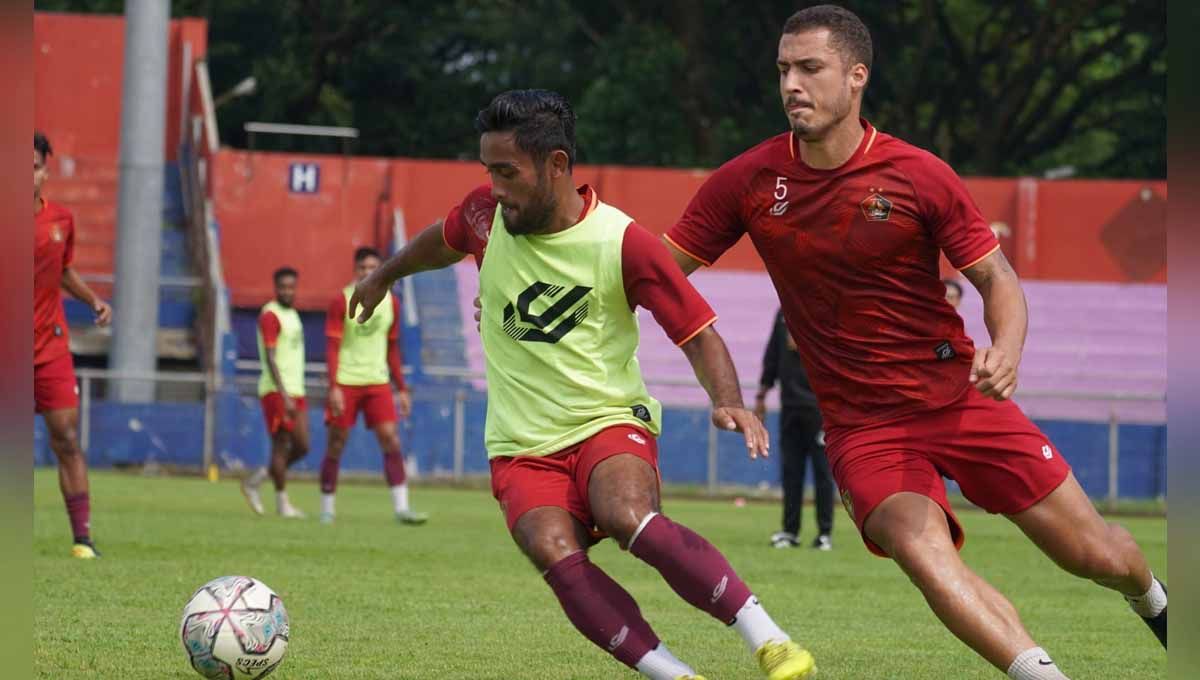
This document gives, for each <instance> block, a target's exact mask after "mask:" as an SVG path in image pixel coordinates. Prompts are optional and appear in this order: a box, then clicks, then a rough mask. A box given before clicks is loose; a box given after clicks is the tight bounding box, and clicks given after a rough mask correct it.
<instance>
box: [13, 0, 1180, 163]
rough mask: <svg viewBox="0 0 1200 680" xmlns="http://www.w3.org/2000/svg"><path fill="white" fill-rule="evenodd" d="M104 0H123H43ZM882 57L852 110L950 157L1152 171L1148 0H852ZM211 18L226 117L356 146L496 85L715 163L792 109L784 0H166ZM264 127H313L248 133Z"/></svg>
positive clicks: (416, 149)
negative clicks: (786, 96) (557, 97)
mask: <svg viewBox="0 0 1200 680" xmlns="http://www.w3.org/2000/svg"><path fill="white" fill-rule="evenodd" d="M36 4H37V7H38V8H39V9H56V10H73V11H109V12H113V11H115V12H119V11H121V6H122V5H123V3H122V2H121V0H37V3H36ZM851 8H852V9H854V10H855V11H857V12H858V13H859V14H860V16H861V17H862V18H863V20H864V21H865V22H866V23H867V25H868V26H869V27H870V28H871V31H872V36H873V39H874V42H875V53H876V59H875V64H874V68H873V72H872V75H871V82H870V85H869V87H868V90H867V95H866V101H865V115H866V116H867V117H868V118H869V119H870V120H871V121H872V122H873V123H875V124H876V125H877V126H878V127H880V128H881V129H883V130H886V131H888V132H891V133H893V134H896V135H898V136H900V137H902V138H905V139H907V140H909V141H911V142H913V143H915V144H918V145H920V146H923V147H926V148H928V149H930V150H932V151H934V152H935V153H937V154H938V155H940V156H941V157H943V158H944V159H946V160H947V161H948V162H950V163H951V164H952V165H953V166H954V167H955V168H956V169H957V170H959V171H960V172H961V173H963V174H987V175H1017V174H1040V173H1041V172H1043V171H1045V170H1046V169H1048V168H1051V167H1055V166H1059V165H1072V166H1075V168H1076V170H1077V172H1078V174H1080V175H1085V176H1087V175H1093V176H1095V175H1104V176H1116V177H1165V176H1166V107H1165V102H1166V27H1165V23H1166V10H1165V6H1164V4H1163V3H1162V2H1161V0H1157V1H1155V0H1129V1H1128V2H1124V3H1106V2H1103V1H1102V0H1076V1H1075V2H1071V3H1059V2H1047V1H1046V0H1013V1H1011V2H997V1H992V0H896V1H892V0H888V1H886V2H867V1H863V2H858V3H852V5H851ZM172 10H173V13H174V14H176V15H180V14H195V15H199V16H205V17H207V18H208V20H209V33H210V39H209V55H208V61H209V65H210V71H211V74H212V80H213V87H214V89H215V90H216V91H217V92H221V91H223V90H224V89H226V88H228V87H231V86H233V84H235V83H236V82H238V81H239V80H241V79H242V78H244V77H245V76H247V75H255V76H256V77H257V78H258V81H259V92H258V93H257V94H256V95H254V96H252V97H247V98H242V99H237V100H234V101H231V102H230V103H229V104H228V105H227V106H225V107H223V108H222V110H221V115H220V126H221V137H222V139H223V140H225V141H226V142H227V143H233V144H238V145H243V144H245V137H244V134H243V133H242V130H241V126H242V124H243V123H244V122H245V121H247V120H265V121H272V122H289V123H313V124H334V125H353V126H355V127H358V128H359V129H360V131H361V133H362V137H361V139H360V141H359V143H358V146H357V149H356V150H357V151H358V152H360V153H367V154H378V155H400V156H423V157H443V158H462V157H474V155H475V153H476V150H475V147H476V139H475V134H474V131H473V129H472V127H471V121H472V119H473V117H474V114H475V111H477V110H478V109H479V108H481V107H482V106H484V105H486V103H487V101H488V99H489V98H490V97H491V96H493V95H494V94H496V93H497V92H500V91H503V90H505V89H511V88H517V87H545V88H549V89H555V90H558V91H559V92H562V93H563V94H564V95H566V96H567V98H568V99H569V100H570V101H571V102H572V103H573V104H574V105H575V107H576V113H577V114H578V117H579V127H578V131H577V132H578V141H579V147H580V156H581V159H582V160H584V161H586V162H597V163H627V164H653V165H673V166H714V165H717V164H720V163H721V162H723V161H725V160H727V159H728V158H730V157H732V156H733V155H735V154H737V153H739V152H741V151H743V150H744V149H746V148H748V147H750V146H752V145H753V144H756V143H757V142H759V141H761V140H762V139H764V138H766V137H768V136H770V135H772V134H775V133H778V132H780V131H782V130H784V129H786V127H785V126H786V119H785V117H784V115H783V113H782V111H781V106H780V103H779V94H778V89H777V88H778V83H777V80H776V77H775V69H774V61H775V52H776V48H777V45H778V39H779V30H780V27H781V26H782V25H783V22H784V20H785V19H786V18H787V17H788V15H789V14H790V13H791V12H793V11H794V10H795V4H794V3H793V2H790V1H788V2H785V1H783V0H766V1H762V2H755V3H736V2H724V1H722V0H643V1H638V0H609V1H608V2H588V3H583V2H572V1H571V0H525V1H523V2H517V1H516V0H475V1H470V0H447V1H446V2H440V3H416V2H397V1H393V0H342V1H341V2H332V1H325V0H222V1H221V2H219V3H214V2H211V0H175V1H174V2H173V3H172ZM264 142H265V143H266V144H269V145H272V148H295V147H294V146H290V145H297V144H304V145H306V146H305V148H311V146H310V145H311V144H312V142H311V141H296V140H288V139H286V138H282V139H275V140H264Z"/></svg>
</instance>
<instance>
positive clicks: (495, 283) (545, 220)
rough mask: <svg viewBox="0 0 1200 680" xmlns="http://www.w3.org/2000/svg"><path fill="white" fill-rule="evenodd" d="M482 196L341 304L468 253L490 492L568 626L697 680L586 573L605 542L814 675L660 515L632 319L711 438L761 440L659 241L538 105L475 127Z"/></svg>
mask: <svg viewBox="0 0 1200 680" xmlns="http://www.w3.org/2000/svg"><path fill="white" fill-rule="evenodd" d="M475 125H476V128H477V130H478V131H479V133H480V135H481V136H480V154H479V157H480V160H481V161H482V163H483V165H484V166H485V167H486V168H487V172H488V174H489V175H490V178H491V183H490V184H488V185H485V186H482V187H479V188H477V189H475V190H474V191H472V192H471V193H469V194H468V195H467V197H466V198H465V199H464V200H463V202H462V203H461V204H460V205H458V206H457V207H455V208H454V209H453V210H451V211H450V213H449V214H448V216H447V217H446V219H445V220H442V221H439V222H435V223H434V224H433V225H431V226H430V227H428V228H426V229H425V230H424V231H422V232H421V233H420V234H418V235H417V236H416V237H415V238H414V239H413V240H412V241H411V242H410V243H409V245H407V246H406V247H405V248H404V249H403V250H401V251H400V252H399V253H397V254H396V255H395V256H394V257H392V258H391V259H390V260H388V261H387V262H386V263H384V265H383V267H381V268H380V269H379V270H378V271H377V272H375V273H374V274H372V275H371V276H369V277H367V278H366V279H364V280H363V281H362V282H361V283H359V284H358V286H357V288H356V289H355V291H354V294H353V295H352V296H351V298H350V302H349V310H350V314H351V315H353V314H354V312H355V311H356V309H357V307H358V305H360V304H361V306H362V308H363V309H362V313H361V314H359V315H358V317H357V320H358V322H359V323H371V322H372V320H373V315H374V314H378V309H384V310H385V313H386V309H387V303H386V297H387V295H388V294H389V293H388V291H389V290H390V288H391V286H392V284H393V283H394V282H395V281H396V280H397V279H399V278H401V277H404V276H407V275H410V274H413V273H415V272H419V271H425V270H429V269H437V268H441V267H447V266H449V265H451V264H453V263H455V262H458V261H459V260H461V259H462V258H463V257H464V256H466V255H468V254H469V255H473V256H474V257H475V261H476V263H477V265H478V266H479V268H480V271H479V294H480V298H481V307H482V317H481V321H480V324H481V327H480V330H481V333H482V336H483V348H484V353H485V355H486V360H487V381H488V410H487V423H486V426H485V430H486V432H485V439H486V445H487V450H488V457H489V459H490V463H491V471H492V492H493V495H495V497H496V499H497V500H498V501H499V503H500V507H501V510H502V511H503V512H504V514H505V519H506V521H507V524H508V528H509V531H510V532H511V533H512V536H513V539H514V540H515V541H516V543H517V545H518V546H519V547H520V549H521V550H522V552H524V554H525V555H526V556H527V557H528V558H529V560H530V561H531V562H532V563H533V564H534V566H535V567H536V568H537V569H538V571H540V572H541V573H542V575H543V577H544V578H545V580H546V583H547V584H548V585H549V586H550V588H551V589H552V590H553V591H554V594H555V596H556V597H557V598H558V601H559V603H560V604H561V605H562V608H563V611H564V612H565V613H566V615H567V618H568V619H569V620H570V621H571V623H573V624H574V625H575V627H576V628H577V629H578V630H579V632H580V633H582V634H583V635H584V636H585V637H587V638H588V639H589V640H591V641H592V642H593V643H595V644H596V645H597V646H599V647H600V648H602V649H604V650H605V651H607V652H608V653H609V654H611V655H612V656H613V657H615V658H616V659H617V660H618V661H620V662H622V663H624V664H625V665H627V666H629V667H630V668H634V669H636V670H637V671H639V672H641V673H642V674H643V675H644V676H645V677H648V678H653V679H654V680H679V679H680V678H692V679H695V678H700V676H699V675H697V674H696V671H695V670H693V669H692V668H691V667H689V666H688V665H687V664H685V663H683V662H682V661H680V660H679V659H677V658H675V656H674V655H672V654H671V652H670V651H668V649H667V648H666V646H665V645H663V644H662V643H661V642H660V641H659V639H658V636H657V635H655V633H654V631H653V630H652V629H651V628H650V624H648V623H647V622H646V621H645V619H643V618H642V615H641V612H640V611H639V609H638V606H637V603H635V602H634V600H633V598H632V597H631V596H630V595H629V593H628V592H626V591H625V590H624V589H623V588H622V587H621V586H620V585H618V584H617V583H616V582H615V581H614V580H612V579H611V578H610V577H609V576H608V575H607V574H605V573H604V572H603V571H601V570H600V568H599V567H597V566H596V565H595V564H593V563H591V562H590V561H589V560H588V553H587V550H588V547H589V546H591V545H592V544H593V543H595V541H596V540H599V539H600V538H603V537H604V536H606V535H607V536H611V537H612V538H614V539H615V540H616V541H617V542H618V543H619V544H620V546H621V547H622V548H623V549H625V550H628V551H629V552H631V553H632V554H633V555H634V556H635V557H637V558H639V559H641V560H642V561H644V562H646V563H647V564H649V565H650V566H652V567H654V568H655V569H656V570H658V572H659V573H660V574H661V575H662V577H663V578H664V579H665V580H666V582H667V584H668V585H669V586H670V587H671V588H672V589H673V590H674V591H675V592H676V593H677V594H678V595H679V596H680V597H681V598H683V599H684V600H685V601H687V602H689V603H690V604H692V605H694V606H695V607H697V608H699V609H701V610H703V611H705V612H707V613H708V614H710V615H711V616H713V617H715V618H716V619H717V620H719V621H720V622H721V623H723V624H726V625H728V626H730V627H732V628H734V629H735V630H736V631H737V632H738V633H739V634H740V635H741V636H742V638H743V639H744V640H745V642H746V644H747V646H748V647H749V649H750V651H751V652H753V654H754V655H755V657H756V659H757V661H758V663H759V665H760V667H761V668H762V669H763V671H764V673H765V674H766V675H767V677H768V678H769V679H770V680H797V679H799V678H806V677H808V676H809V675H811V674H812V672H813V670H814V664H813V659H812V656H811V655H810V654H809V653H808V652H807V651H805V650H804V649H802V648H801V647H800V646H799V645H797V644H796V643H795V642H793V641H792V640H791V639H790V638H789V637H788V635H787V634H786V633H784V632H783V631H782V630H781V629H780V628H779V626H777V625H776V624H775V622H774V621H772V620H771V618H770V616H768V615H767V612H766V611H765V610H764V609H763V607H762V605H761V604H759V601H758V599H757V598H756V597H754V595H752V594H751V592H750V589H749V588H748V587H747V586H746V584H745V583H743V582H742V580H741V579H740V578H739V577H738V575H737V574H736V573H735V572H734V570H733V568H732V567H730V565H729V562H728V561H727V560H726V559H725V557H724V556H723V555H721V553H720V552H719V551H718V550H717V549H716V548H714V547H713V546H712V545H711V544H710V543H709V542H708V541H706V540H704V539H703V538H701V537H700V536H698V535H697V534H696V533H694V532H693V531H691V530H690V529H688V528H687V527H684V526H682V525H680V524H677V523H675V522H673V521H671V520H670V519H668V518H667V517H666V516H665V515H663V514H662V512H661V507H660V504H659V475H658V454H657V447H656V442H655V437H656V436H657V435H658V433H659V430H660V428H661V425H662V409H661V406H660V405H659V403H658V402H657V401H655V400H654V398H653V397H651V396H650V395H649V394H648V393H647V392H646V387H645V384H644V382H643V380H642V374H641V369H640V367H639V365H638V359H637V348H638V322H637V315H636V314H635V312H634V310H635V309H636V307H638V306H642V307H645V308H647V309H648V310H649V311H650V312H651V313H652V314H653V315H654V318H655V320H657V321H658V323H659V325H661V326H662V327H663V329H664V330H665V331H666V332H667V334H668V335H669V336H670V337H671V339H672V340H674V341H675V342H676V344H678V345H679V347H680V348H681V349H682V350H683V352H684V354H685V355H686V356H687V357H688V359H689V360H690V362H691V364H692V366H693V368H694V369H695V371H696V376H697V377H698V378H699V380H700V383H701V384H702V385H703V386H704V388H705V390H706V391H707V392H708V394H709V396H710V397H711V399H712V403H713V412H712V419H713V422H714V423H715V424H716V425H717V426H718V427H720V428H722V429H726V430H737V431H740V432H743V433H744V435H745V437H746V446H747V448H748V450H749V453H750V456H751V457H756V456H758V455H766V454H767V449H768V441H767V433H766V430H764V429H763V427H762V424H761V423H760V422H759V421H758V419H757V418H755V416H754V414H753V413H751V412H750V411H748V410H746V408H745V407H744V406H743V404H742V396H741V390H740V388H739V386H738V381H737V375H736V372H735V370H734V367H733V363H732V362H731V360H730V358H729V353H728V351H727V350H726V348H725V344H724V342H723V341H722V340H721V337H720V336H719V335H718V334H717V332H716V330H715V329H714V328H713V325H712V324H713V322H714V321H716V316H715V315H714V314H713V312H712V310H711V308H709V306H708V304H707V303H706V302H705V301H704V299H703V298H701V297H700V295H699V293H697V292H696V290H695V288H693V287H692V286H691V285H690V284H689V283H688V282H687V280H686V278H685V277H683V276H682V273H681V272H680V271H679V268H678V267H677V266H676V265H675V264H674V261H673V260H672V259H671V256H670V254H669V253H668V251H667V250H666V248H665V247H664V246H662V244H661V243H659V242H658V240H657V239H655V238H654V236H652V235H651V234H650V232H648V231H647V230H645V229H644V228H642V227H641V226H639V225H637V224H636V223H634V222H633V220H632V219H631V218H630V217H629V216H628V215H626V214H624V213H622V212H621V211H620V210H617V209H616V208H614V207H612V206H609V205H606V204H605V203H603V202H601V201H600V199H599V197H598V196H597V195H596V192H595V191H594V190H593V189H592V188H591V187H589V186H586V185H585V186H582V187H578V188H577V187H576V186H575V183H574V181H573V179H572V176H571V170H572V166H573V164H574V160H575V115H574V113H573V112H572V110H571V107H570V105H569V104H568V103H567V101H566V100H565V99H564V98H563V97H561V96H560V95H558V94H555V93H553V92H548V91H545V90H516V91H511V92H505V93H503V94H501V95H499V96H497V97H496V98H495V99H494V100H492V102H491V104H489V105H488V107H487V108H485V109H483V110H482V111H480V112H479V115H478V117H477V118H476V120H475Z"/></svg>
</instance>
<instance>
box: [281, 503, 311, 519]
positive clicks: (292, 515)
mask: <svg viewBox="0 0 1200 680" xmlns="http://www.w3.org/2000/svg"><path fill="white" fill-rule="evenodd" d="M279 516H280V517H283V518H284V519H308V515H306V514H304V513H303V512H301V511H300V510H297V509H296V508H295V507H293V506H291V505H285V506H283V507H282V508H280V509H279Z"/></svg>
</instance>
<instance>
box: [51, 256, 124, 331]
mask: <svg viewBox="0 0 1200 680" xmlns="http://www.w3.org/2000/svg"><path fill="white" fill-rule="evenodd" d="M62 287H63V290H65V291H67V292H68V293H69V294H70V295H71V297H73V298H75V299H76V300H79V301H80V302H82V303H84V304H85V305H87V306H88V307H91V308H92V311H93V312H95V314H96V325H97V326H107V325H108V322H109V321H112V307H110V306H109V304H108V303H107V302H105V301H104V300H103V299H101V298H100V296H99V295H96V293H95V292H93V291H92V289H91V288H89V287H88V285H87V284H86V283H84V281H83V279H82V278H80V276H79V273H78V272H76V271H75V270H74V269H72V268H70V267H67V268H66V269H63V277H62Z"/></svg>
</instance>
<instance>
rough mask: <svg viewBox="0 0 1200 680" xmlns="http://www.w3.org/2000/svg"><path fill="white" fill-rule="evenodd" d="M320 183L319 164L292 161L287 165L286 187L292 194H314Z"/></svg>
mask: <svg viewBox="0 0 1200 680" xmlns="http://www.w3.org/2000/svg"><path fill="white" fill-rule="evenodd" d="M320 185H321V166H319V165H317V164H316V163H292V164H291V165H290V166H289V167H288V189H289V190H290V191H291V192H292V193H293V194H315V193H317V189H318V188H319V187H320Z"/></svg>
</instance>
